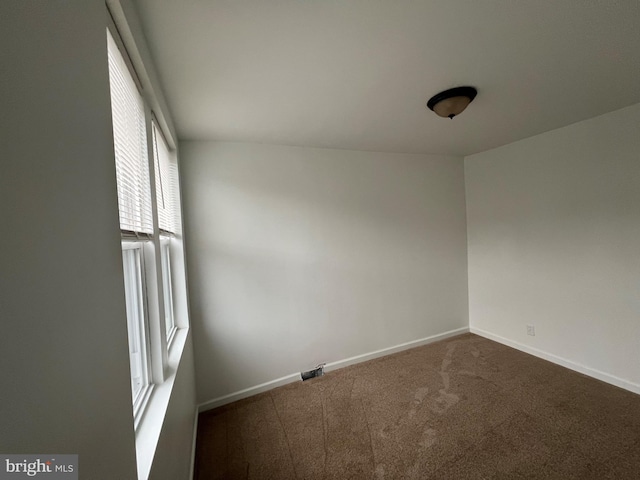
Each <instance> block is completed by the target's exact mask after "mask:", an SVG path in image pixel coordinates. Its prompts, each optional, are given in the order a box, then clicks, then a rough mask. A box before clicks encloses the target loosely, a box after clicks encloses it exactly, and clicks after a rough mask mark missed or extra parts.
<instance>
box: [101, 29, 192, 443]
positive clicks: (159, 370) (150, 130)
mask: <svg viewBox="0 0 640 480" xmlns="http://www.w3.org/2000/svg"><path fill="white" fill-rule="evenodd" d="M109 20H110V21H108V23H107V28H106V36H107V38H106V40H107V47H108V49H109V48H112V45H114V46H115V48H117V49H118V51H119V53H120V55H121V57H122V59H123V60H124V64H125V67H126V69H127V72H128V74H129V75H130V76H131V78H132V79H133V82H134V84H135V86H136V89H137V91H138V94H139V95H140V97H141V99H142V104H143V106H144V125H145V129H144V130H145V133H146V137H145V141H146V147H147V148H146V158H145V159H144V161H145V162H146V165H147V166H148V168H146V167H145V168H146V170H145V173H146V175H147V178H146V179H145V181H146V182H147V185H148V186H149V196H150V198H149V201H150V203H151V223H152V233H147V232H135V231H131V230H128V229H123V228H122V226H121V244H122V248H123V261H124V250H125V249H131V248H139V259H140V265H141V268H140V278H141V285H142V295H141V296H142V300H141V302H142V304H143V305H144V307H145V308H144V325H145V329H146V330H145V341H146V352H145V353H146V364H147V369H146V370H147V377H148V384H147V385H145V386H144V388H143V391H141V392H138V393H137V394H136V393H135V391H134V389H133V383H132V391H131V394H132V407H133V412H134V425H135V429H136V431H137V430H138V426H139V424H140V422H141V420H142V417H143V416H144V414H145V409H146V407H147V404H148V402H149V401H150V398H151V396H152V394H153V391H154V388H155V387H156V386H158V385H162V384H163V383H164V382H165V380H166V379H167V378H168V376H169V375H170V373H169V370H170V367H169V358H168V356H169V347H170V344H171V342H172V340H173V339H174V338H175V337H176V333H177V331H178V329H179V328H180V327H179V326H178V323H177V321H176V315H175V308H174V303H175V300H174V298H173V295H174V293H173V290H174V289H173V285H172V283H173V280H172V278H171V271H172V268H171V264H170V263H169V265H168V266H167V267H164V266H163V264H164V263H165V261H164V260H163V246H162V238H161V236H164V235H165V232H164V231H162V230H160V229H159V218H158V210H157V205H158V204H157V192H156V182H155V177H156V158H155V157H156V152H155V150H154V145H153V144H154V137H155V133H154V129H156V130H157V131H158V132H159V134H160V135H162V137H163V138H162V141H164V142H165V145H166V146H167V148H168V150H169V152H170V154H171V152H172V150H171V147H170V146H169V144H168V142H167V141H166V138H167V137H166V133H165V132H164V131H163V129H162V127H161V125H160V123H159V122H158V121H157V119H156V115H155V114H154V112H153V111H152V110H151V107H150V105H149V103H150V102H149V98H148V96H147V95H145V91H144V89H143V87H142V84H141V81H140V78H139V76H138V74H137V72H136V70H135V68H134V66H133V63H132V61H131V57H130V55H129V52H128V51H127V48H126V46H125V45H124V42H123V40H122V37H121V36H120V32H119V30H118V28H117V26H116V25H115V23H114V21H113V18H111V17H110V18H109ZM108 37H111V39H112V40H113V42H110V41H109V38H108ZM107 61H108V59H107ZM110 88H111V87H110ZM112 109H113V107H112ZM112 115H113V110H112ZM114 134H115V132H114ZM114 141H115V137H114ZM176 228H180V227H179V225H178V226H176ZM169 234H170V235H173V234H172V233H169ZM170 250H171V248H170V246H169V250H167V254H168V255H167V254H164V255H166V259H167V260H169V262H171V260H170V258H171V253H170ZM123 268H124V267H123ZM165 270H167V272H166V273H165ZM167 273H168V274H169V276H168V277H167ZM165 284H166V286H165ZM125 289H126V286H125ZM166 294H169V295H171V297H170V298H168V299H165V295H166ZM125 295H126V292H125ZM165 305H166V307H165ZM167 307H168V310H169V312H168V314H169V318H170V320H171V328H170V329H167V328H166V327H165V325H166V323H167V320H166V315H167V313H166V312H165V308H167ZM136 321H137V320H136V319H134V318H129V315H127V322H128V326H127V328H128V329H129V328H130V327H129V322H136ZM133 361H134V359H133V358H132V355H131V349H130V358H129V362H130V364H131V363H132V362H133Z"/></svg>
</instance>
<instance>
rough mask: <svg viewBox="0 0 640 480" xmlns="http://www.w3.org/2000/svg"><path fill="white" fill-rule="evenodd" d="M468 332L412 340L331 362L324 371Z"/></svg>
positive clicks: (452, 331)
mask: <svg viewBox="0 0 640 480" xmlns="http://www.w3.org/2000/svg"><path fill="white" fill-rule="evenodd" d="M467 332H469V328H468V327H462V328H456V329H455V330H449V331H448V332H444V333H439V334H437V335H431V336H430V337H426V338H421V339H419V340H412V341H411V342H406V343H401V344H400V345H395V346H393V347H389V348H383V349H382V350H376V351H375V352H369V353H363V354H362V355H356V356H355V357H349V358H345V359H344V360H338V361H337V362H330V363H327V364H326V365H325V367H324V369H325V371H327V372H330V371H332V370H338V369H339V368H344V367H348V366H349V365H354V364H356V363H361V362H366V361H367V360H373V359H374V358H379V357H384V356H385V355H391V354H392V353H397V352H401V351H403V350H408V349H410V348H415V347H421V346H422V345H427V344H429V343H434V342H438V341H440V340H444V339H445V338H449V337H454V336H456V335H460V334H463V333H467Z"/></svg>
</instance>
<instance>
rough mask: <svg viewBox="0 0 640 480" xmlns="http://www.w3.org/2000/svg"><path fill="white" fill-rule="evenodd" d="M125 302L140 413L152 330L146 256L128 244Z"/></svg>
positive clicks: (124, 252)
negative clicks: (144, 262) (146, 294)
mask: <svg viewBox="0 0 640 480" xmlns="http://www.w3.org/2000/svg"><path fill="white" fill-rule="evenodd" d="M122 263H123V269H124V285H125V299H126V305H127V331H128V334H129V335H128V336H129V363H130V366H131V392H132V394H133V411H134V414H135V413H137V412H138V410H139V409H140V408H141V406H142V405H143V404H144V399H145V397H146V394H147V391H148V390H149V377H150V375H149V367H150V365H149V361H148V358H149V357H148V350H149V347H148V340H149V339H148V333H147V332H148V329H147V328H146V325H147V321H146V318H147V317H146V308H145V302H144V299H145V296H144V284H143V280H144V277H143V275H142V272H143V271H144V270H143V256H142V252H141V248H140V245H137V244H135V243H130V242H127V243H124V244H123V250H122Z"/></svg>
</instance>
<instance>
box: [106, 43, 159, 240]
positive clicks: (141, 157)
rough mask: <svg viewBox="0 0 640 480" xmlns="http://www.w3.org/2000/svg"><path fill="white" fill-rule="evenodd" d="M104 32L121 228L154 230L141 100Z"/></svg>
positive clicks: (117, 53)
mask: <svg viewBox="0 0 640 480" xmlns="http://www.w3.org/2000/svg"><path fill="white" fill-rule="evenodd" d="M107 36H108V50H109V80H110V85H111V111H112V115H113V137H114V147H115V156H116V176H117V183H118V207H119V210H120V229H121V230H123V231H132V232H138V233H148V234H153V219H152V214H151V190H150V184H149V160H148V156H147V131H146V124H145V112H144V102H143V100H142V96H141V95H140V93H139V92H138V88H137V87H136V84H135V82H134V80H133V78H132V77H131V74H130V73H129V69H128V68H127V64H126V63H125V61H124V59H123V58H122V54H121V53H120V50H119V49H118V47H117V45H116V42H115V41H114V39H113V37H112V36H111V33H108V35H107Z"/></svg>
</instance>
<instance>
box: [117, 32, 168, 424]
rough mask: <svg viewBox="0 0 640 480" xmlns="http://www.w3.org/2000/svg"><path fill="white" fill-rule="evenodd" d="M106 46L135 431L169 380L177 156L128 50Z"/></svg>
mask: <svg viewBox="0 0 640 480" xmlns="http://www.w3.org/2000/svg"><path fill="white" fill-rule="evenodd" d="M113 31H114V32H115V30H113ZM107 46H108V61H109V81H110V92H111V106H112V107H111V109H112V118H113V140H114V153H115V167H116V182H117V189H118V211H119V215H120V231H121V235H122V261H123V273H124V294H125V300H126V306H127V332H128V339H129V362H130V367H131V394H132V401H133V411H134V416H135V419H136V427H137V425H138V423H139V421H140V419H141V418H142V413H143V412H144V409H145V406H146V404H147V402H148V400H149V399H150V398H151V396H152V394H153V390H154V386H155V385H159V384H162V383H163V382H164V380H165V377H166V375H165V372H166V371H167V368H168V367H167V365H168V346H169V343H170V342H171V341H172V339H173V338H174V337H175V335H176V331H177V330H178V328H177V325H178V322H177V321H176V308H175V303H176V302H175V301H174V279H173V268H172V259H173V258H174V257H175V256H176V255H175V254H174V253H172V249H173V248H174V243H175V242H176V236H177V234H178V233H179V232H180V219H179V216H178V215H177V214H176V211H177V210H178V205H179V195H178V193H177V158H176V155H175V153H174V152H172V151H171V149H170V148H169V146H168V144H167V141H166V140H165V136H164V134H163V132H162V130H161V128H160V126H159V124H158V122H157V120H156V119H155V117H154V115H153V112H152V111H151V109H150V108H149V107H148V105H147V103H146V101H145V98H143V96H142V94H141V91H140V89H139V88H138V83H137V77H136V75H135V71H134V70H133V68H132V66H131V65H130V60H129V57H128V56H127V53H126V50H125V49H124V47H123V46H122V45H121V41H120V39H119V37H118V36H117V33H112V31H110V30H109V29H107ZM154 180H155V181H154ZM176 248H177V247H176Z"/></svg>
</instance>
